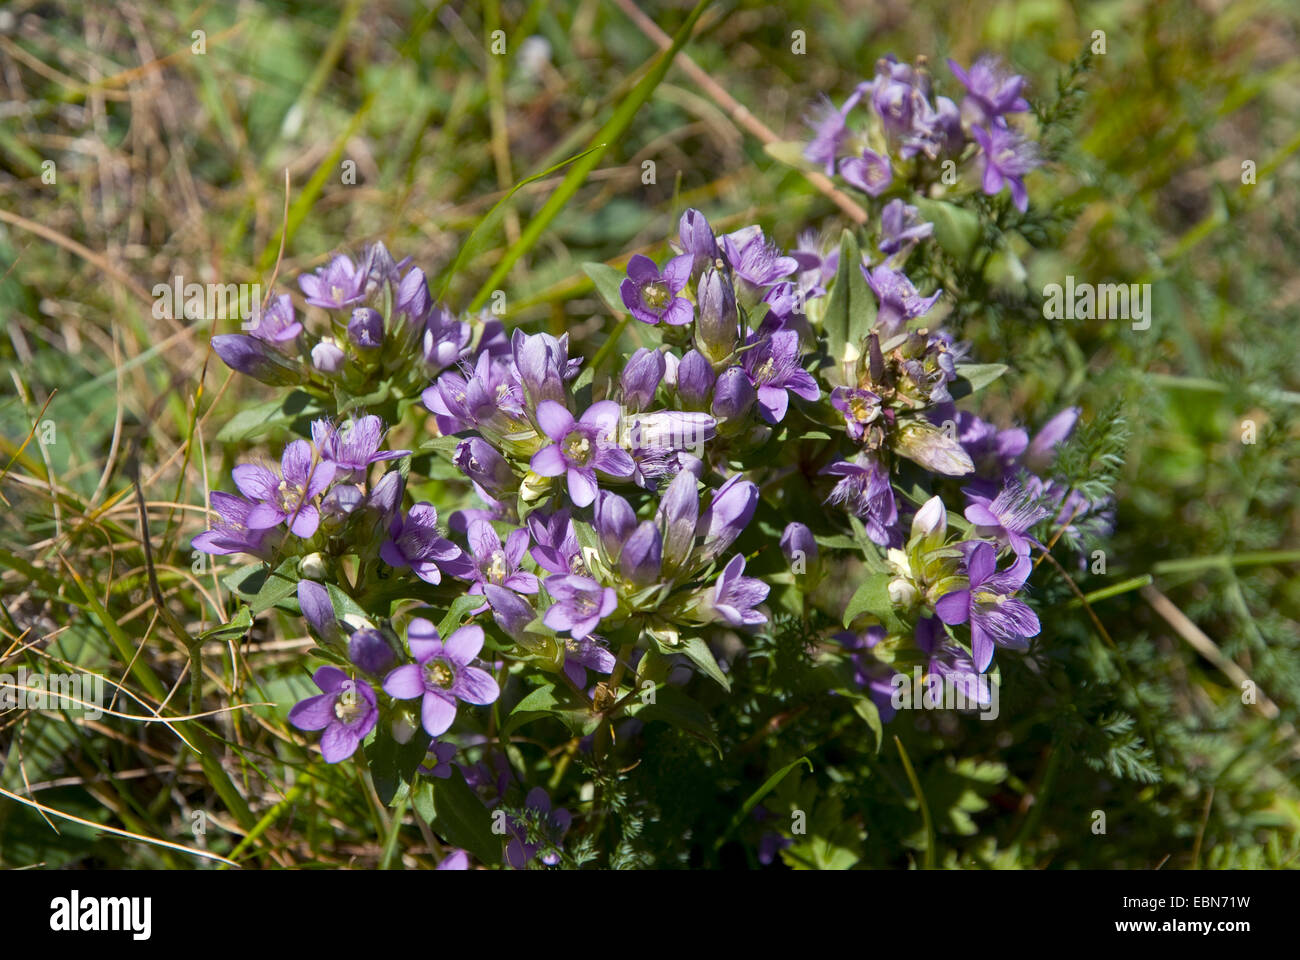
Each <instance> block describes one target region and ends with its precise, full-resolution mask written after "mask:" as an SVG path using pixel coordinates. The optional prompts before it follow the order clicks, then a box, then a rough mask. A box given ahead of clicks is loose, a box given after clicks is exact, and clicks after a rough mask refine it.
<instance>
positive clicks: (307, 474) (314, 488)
mask: <svg viewBox="0 0 1300 960" xmlns="http://www.w3.org/2000/svg"><path fill="white" fill-rule="evenodd" d="M313 459H314V457H313V451H312V447H311V444H309V443H308V442H307V441H306V440H295V441H293V443H291V444H289V445H288V446H287V447H285V448H284V455H283V456H282V457H281V458H280V476H276V474H275V472H274V471H273V470H271V469H270V468H269V467H264V466H262V465H261V464H256V463H241V464H240V465H239V466H237V467H235V469H234V470H232V471H231V476H232V477H233V478H234V481H235V486H237V487H239V491H240V493H242V494H243V495H244V496H246V497H248V499H250V500H254V501H258V503H257V505H256V506H255V507H253V509H252V510H251V511H249V514H248V518H247V520H246V522H247V524H248V526H249V527H251V528H253V529H255V530H264V529H267V528H269V527H274V526H277V525H279V524H281V523H284V522H286V521H288V524H289V529H290V530H292V531H293V533H294V535H295V536H298V537H302V538H303V539H304V540H306V539H307V538H309V537H311V535H312V534H314V533H315V532H316V528H317V527H318V526H320V511H319V510H317V509H316V505H315V504H313V503H312V502H311V501H313V500H315V499H316V498H317V497H318V496H320V495H321V494H322V493H323V492H324V491H325V488H326V487H328V486H329V485H330V481H331V480H333V479H334V464H332V463H330V462H328V461H325V460H321V461H317V462H313Z"/></svg>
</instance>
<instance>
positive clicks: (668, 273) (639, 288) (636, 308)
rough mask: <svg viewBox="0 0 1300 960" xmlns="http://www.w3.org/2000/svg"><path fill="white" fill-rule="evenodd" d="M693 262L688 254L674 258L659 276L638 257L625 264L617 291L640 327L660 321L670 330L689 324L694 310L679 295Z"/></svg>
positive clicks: (648, 262)
mask: <svg viewBox="0 0 1300 960" xmlns="http://www.w3.org/2000/svg"><path fill="white" fill-rule="evenodd" d="M694 259H695V258H694V257H693V256H692V255H691V254H688V253H684V254H682V255H681V256H679V257H673V259H671V260H669V261H668V264H667V265H666V266H665V267H664V269H663V271H662V272H660V270H659V268H658V267H656V266H655V262H654V261H653V260H651V259H650V258H649V257H647V256H644V255H643V254H640V253H638V254H636V255H635V256H633V257H632V259H631V260H629V261H628V262H627V279H625V280H624V281H623V282H622V284H620V285H619V288H618V292H619V295H620V296H621V297H622V298H623V303H624V305H625V306H626V307H627V308H628V310H629V311H631V313H632V316H634V317H636V318H637V319H638V320H640V321H641V322H642V323H651V324H653V323H658V322H659V321H661V320H662V321H663V322H664V323H666V324H668V325H669V326H673V327H680V326H684V325H686V324H688V323H690V322H691V319H692V318H693V317H694V315H695V308H694V307H692V306H691V301H689V300H687V299H686V298H685V297H683V296H680V294H681V292H682V290H683V289H685V287H686V284H687V282H688V281H689V280H690V279H691V265H692V264H693V263H694Z"/></svg>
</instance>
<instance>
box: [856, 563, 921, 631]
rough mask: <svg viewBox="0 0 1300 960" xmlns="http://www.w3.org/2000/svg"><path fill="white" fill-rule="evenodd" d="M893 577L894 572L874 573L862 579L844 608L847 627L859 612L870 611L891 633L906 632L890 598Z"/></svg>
mask: <svg viewBox="0 0 1300 960" xmlns="http://www.w3.org/2000/svg"><path fill="white" fill-rule="evenodd" d="M893 579H894V575H893V574H892V573H872V574H869V575H868V576H867V578H866V579H865V580H863V581H862V584H861V585H860V586H859V587H858V589H857V590H855V591H853V596H852V597H850V598H849V604H848V606H847V607H845V608H844V627H845V629H847V628H848V626H849V624H850V623H852V622H853V620H854V618H856V617H857V616H858V614H861V613H869V614H871V615H873V616H875V617H877V618H878V619H879V620H880V622H881V623H882V624H884V627H885V629H886V630H887V631H889V632H890V633H903V632H905V629H906V628H905V627H904V626H903V622H902V621H901V620H899V619H898V614H897V613H895V612H894V602H893V601H892V600H890V599H889V582H890V581H891V580H893Z"/></svg>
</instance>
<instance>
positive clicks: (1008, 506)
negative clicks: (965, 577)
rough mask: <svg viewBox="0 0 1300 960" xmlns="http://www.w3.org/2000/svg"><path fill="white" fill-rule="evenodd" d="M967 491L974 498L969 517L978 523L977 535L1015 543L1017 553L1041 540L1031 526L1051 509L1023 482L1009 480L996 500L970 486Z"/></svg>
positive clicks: (1019, 553) (972, 521)
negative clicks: (974, 490)
mask: <svg viewBox="0 0 1300 960" xmlns="http://www.w3.org/2000/svg"><path fill="white" fill-rule="evenodd" d="M963 493H965V494H966V496H967V497H968V498H969V499H970V501H971V503H970V506H968V507H967V508H966V519H967V520H969V521H970V522H971V523H973V524H974V525H975V530H974V531H973V532H974V535H975V536H977V537H993V538H996V539H997V540H998V542H999V543H1005V544H1007V545H1008V546H1009V547H1011V549H1012V550H1013V551H1014V552H1015V554H1016V555H1017V556H1021V555H1023V554H1026V553H1028V552H1029V548H1030V547H1031V546H1033V545H1036V544H1037V543H1038V541H1037V540H1035V539H1034V538H1033V537H1031V536H1029V535H1028V534H1029V530H1030V528H1031V527H1033V525H1034V524H1036V523H1037V522H1038V521H1039V520H1042V519H1043V518H1044V517H1046V516H1047V515H1048V513H1049V512H1050V511H1048V510H1047V509H1046V508H1045V507H1042V506H1040V505H1039V504H1038V503H1037V502H1036V501H1035V499H1034V497H1033V495H1032V494H1030V493H1029V492H1028V491H1027V490H1025V488H1024V487H1022V486H1021V485H1020V484H1019V483H1016V482H1015V481H1014V480H1013V481H1011V482H1009V483H1008V484H1007V485H1006V486H1005V487H1003V488H1002V490H1000V491H999V492H998V495H997V496H996V497H994V498H993V499H992V500H990V499H989V498H988V497H984V496H980V495H979V494H978V493H975V492H973V491H970V490H964V491H963Z"/></svg>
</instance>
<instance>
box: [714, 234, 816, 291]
mask: <svg viewBox="0 0 1300 960" xmlns="http://www.w3.org/2000/svg"><path fill="white" fill-rule="evenodd" d="M738 232H739V231H738ZM735 236H736V234H730V233H729V234H727V235H726V236H725V237H723V238H722V248H723V250H724V251H725V252H726V255H727V262H728V263H730V264H731V269H732V270H733V271H735V274H736V276H737V277H738V278H739V279H740V280H743V281H744V282H746V283H748V284H750V285H751V286H752V287H755V288H765V287H770V286H771V285H772V284H774V283H779V282H780V281H782V280H784V279H785V278H786V277H788V276H790V274H792V273H794V272H795V271H796V270H798V269H799V261H798V260H796V259H795V258H794V257H787V256H786V255H785V254H783V253H782V252H781V250H780V248H778V247H777V246H776V244H774V243H768V242H767V239H766V238H765V237H764V236H763V231H761V230H758V231H756V232H754V233H753V234H752V235H750V236H749V238H748V239H747V240H744V242H743V243H739V244H738V242H737V241H736V239H735Z"/></svg>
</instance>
